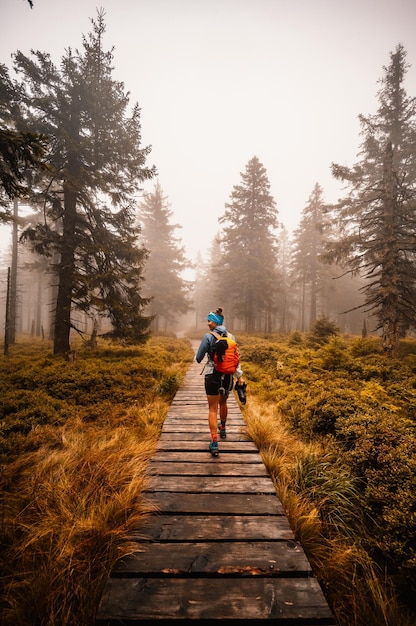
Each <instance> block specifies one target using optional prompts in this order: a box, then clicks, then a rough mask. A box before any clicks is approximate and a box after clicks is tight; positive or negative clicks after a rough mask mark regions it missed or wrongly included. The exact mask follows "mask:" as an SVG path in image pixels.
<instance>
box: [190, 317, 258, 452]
mask: <svg viewBox="0 0 416 626" xmlns="http://www.w3.org/2000/svg"><path fill="white" fill-rule="evenodd" d="M207 323H208V328H209V330H210V332H209V333H206V334H205V335H204V336H203V338H202V340H201V343H200V346H199V348H198V351H197V353H196V355H195V360H196V361H197V362H198V363H201V361H202V359H203V358H204V356H205V355H207V356H208V360H207V363H206V364H205V367H204V369H203V371H204V372H205V393H206V394H207V400H208V424H209V429H210V431H211V442H210V444H209V449H210V451H211V453H212V454H213V456H218V430H219V433H220V437H221V439H225V438H226V436H227V431H226V422H227V415H228V407H227V399H228V396H229V394H230V391H231V390H232V388H233V374H224V373H222V372H220V371H217V370H216V369H215V364H214V348H215V344H216V342H217V337H218V336H226V335H227V334H228V335H229V336H230V337H232V339H234V340H235V337H234V336H233V335H231V333H227V329H226V328H225V326H224V316H223V310H222V308H221V307H219V308H218V309H217V310H216V311H215V312H212V311H210V312H209V313H208V315H207ZM213 333H215V334H216V335H217V337H216V336H215V335H214V334H213ZM235 375H236V377H237V383H236V390H237V392H238V395H239V398H240V401H242V403H244V402H245V388H246V383H245V382H244V380H243V372H242V370H241V367H240V363H239V362H238V365H237V369H236V370H235ZM218 409H219V414H220V423H219V424H218V422H217V420H218Z"/></svg>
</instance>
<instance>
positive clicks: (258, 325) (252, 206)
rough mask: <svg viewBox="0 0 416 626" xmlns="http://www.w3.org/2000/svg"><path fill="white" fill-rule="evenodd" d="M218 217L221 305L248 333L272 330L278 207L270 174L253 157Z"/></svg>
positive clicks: (276, 274)
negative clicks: (238, 320)
mask: <svg viewBox="0 0 416 626" xmlns="http://www.w3.org/2000/svg"><path fill="white" fill-rule="evenodd" d="M225 208H226V210H225V213H224V215H223V216H222V217H221V218H220V220H219V221H220V223H222V224H224V228H223V229H222V232H221V233H220V238H221V242H222V250H223V252H222V255H221V259H220V261H219V264H218V267H217V268H216V270H214V271H216V275H217V276H218V283H219V296H220V300H221V301H222V302H223V303H224V305H225V304H226V307H227V308H226V309H225V310H226V311H227V319H229V318H230V316H235V317H237V318H239V319H240V320H242V321H243V325H244V328H245V330H247V331H250V332H251V331H255V330H266V331H268V330H271V326H272V324H273V315H274V313H275V310H276V301H277V293H278V289H279V274H278V272H277V268H276V252H277V240H276V234H275V230H276V229H277V227H278V220H277V214H278V211H277V208H276V202H275V200H274V198H273V196H272V195H271V194H270V182H269V179H268V177H267V172H266V169H265V167H264V166H263V164H262V163H261V162H260V161H259V159H258V158H257V157H256V156H254V157H253V158H252V159H251V160H250V161H249V162H248V163H247V165H246V168H245V171H244V172H242V173H241V182H240V184H238V185H235V186H234V187H233V190H232V192H231V195H230V201H229V202H227V203H226V204H225Z"/></svg>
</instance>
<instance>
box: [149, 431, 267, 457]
mask: <svg viewBox="0 0 416 626" xmlns="http://www.w3.org/2000/svg"><path fill="white" fill-rule="evenodd" d="M209 441H210V439H209V435H208V436H207V438H206V439H203V440H201V441H192V440H191V441H186V440H185V441H172V440H169V439H160V440H159V442H158V444H157V450H177V451H181V452H187V451H188V450H189V451H193V452H198V451H206V452H207V453H208V456H207V458H209V451H208V444H209ZM219 445H220V453H222V452H224V453H226V452H227V450H228V451H230V452H250V451H253V452H255V453H257V454H258V450H257V448H256V446H255V444H254V443H253V442H252V441H231V440H229V439H225V440H220V442H219Z"/></svg>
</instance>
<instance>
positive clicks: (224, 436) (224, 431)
mask: <svg viewBox="0 0 416 626" xmlns="http://www.w3.org/2000/svg"><path fill="white" fill-rule="evenodd" d="M218 432H219V433H220V437H221V439H225V438H226V436H227V431H226V430H225V427H224V428H221V422H219V424H218Z"/></svg>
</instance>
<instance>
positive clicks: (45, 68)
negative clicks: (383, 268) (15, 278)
mask: <svg viewBox="0 0 416 626" xmlns="http://www.w3.org/2000/svg"><path fill="white" fill-rule="evenodd" d="M91 22H92V32H91V33H89V35H88V37H84V38H83V48H82V50H81V51H78V50H76V51H75V52H72V50H71V49H68V50H67V51H66V54H65V56H64V57H63V58H62V61H61V65H60V68H59V69H58V68H57V67H55V65H54V64H53V63H52V61H51V59H50V56H49V55H48V54H45V53H41V52H36V53H32V55H31V57H26V56H24V55H23V54H22V53H20V52H18V53H17V54H16V55H15V68H16V70H17V71H18V72H19V73H20V74H21V76H22V79H21V85H20V87H21V91H22V95H21V98H22V103H23V105H24V107H25V121H26V123H27V125H28V127H29V126H30V130H33V131H35V132H40V133H42V134H44V135H46V136H47V137H48V138H49V144H50V150H49V154H48V162H49V168H50V169H49V176H48V177H47V178H45V179H44V181H43V184H42V186H40V187H39V193H38V200H39V202H42V203H43V205H44V206H45V209H46V211H45V216H46V219H45V222H44V223H42V224H39V225H38V226H37V227H35V228H32V229H31V230H30V231H29V232H28V234H27V235H28V237H29V238H30V239H31V240H32V242H33V245H34V247H35V249H36V250H37V251H38V252H40V253H43V254H49V255H52V254H53V253H54V251H57V252H58V254H59V261H58V264H57V275H58V294H57V302H56V307H55V326H54V352H55V353H65V352H67V351H68V350H69V348H70V343H69V339H70V329H71V327H73V326H74V319H73V316H72V315H71V312H72V309H73V307H74V306H75V307H78V308H81V309H82V310H84V311H86V312H87V311H89V312H91V313H92V314H94V313H95V311H97V310H98V311H99V312H100V314H104V311H106V312H107V313H108V315H109V316H110V319H111V321H112V324H113V331H111V332H110V333H109V335H110V336H112V337H114V338H117V339H123V340H125V341H128V342H140V341H142V340H143V339H144V338H145V336H146V329H147V327H148V324H149V320H147V319H146V318H145V317H144V315H143V308H144V306H145V305H146V304H147V301H146V300H145V299H144V298H142V297H141V296H140V289H141V280H142V271H143V266H144V263H145V260H146V251H145V250H143V249H138V248H137V247H135V242H136V240H137V236H138V232H137V231H136V229H135V227H134V213H133V209H134V205H133V203H134V197H135V194H137V191H138V190H139V185H140V183H141V182H143V181H144V180H146V179H150V178H151V177H152V176H153V175H154V173H155V171H154V168H149V167H147V166H146V165H145V162H146V157H147V155H148V154H149V152H150V148H148V147H146V148H142V147H141V125H140V108H139V106H138V105H137V104H136V105H134V106H133V108H132V110H131V112H130V113H129V114H128V106H129V98H128V94H126V93H125V92H124V85H123V83H120V82H116V81H114V80H113V78H112V71H113V53H112V51H110V52H106V51H104V50H103V35H104V32H105V23H104V13H103V12H102V11H100V12H98V17H97V20H96V21H94V20H91Z"/></svg>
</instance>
